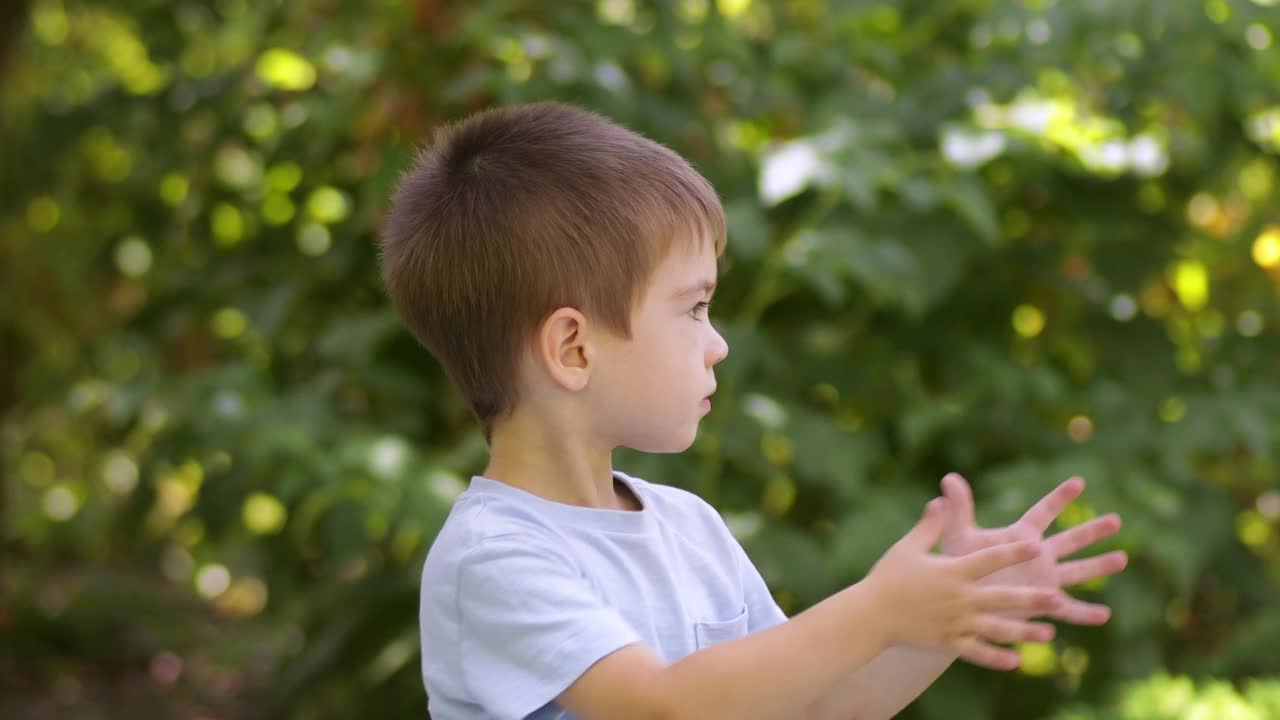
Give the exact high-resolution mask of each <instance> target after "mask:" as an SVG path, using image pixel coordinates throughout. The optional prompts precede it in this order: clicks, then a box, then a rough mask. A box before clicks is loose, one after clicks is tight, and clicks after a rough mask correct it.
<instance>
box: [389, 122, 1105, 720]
mask: <svg viewBox="0 0 1280 720" xmlns="http://www.w3.org/2000/svg"><path fill="white" fill-rule="evenodd" d="M725 234H726V231H725V220H724V213H723V210H722V208H721V205H720V202H719V200H718V198H717V196H716V193H715V191H714V190H713V189H712V188H711V186H710V185H709V184H708V183H707V181H706V180H705V179H703V178H702V177H701V176H700V175H699V174H698V173H697V172H695V171H694V170H693V169H692V168H691V167H690V166H689V165H688V163H686V162H685V161H684V160H682V159H681V158H680V157H679V156H677V155H676V154H675V153H673V152H672V151H670V150H668V149H667V148H665V147H663V146H661V145H659V144H657V143H654V142H652V141H650V140H647V139H645V138H643V137H640V136H639V135H637V134H635V133H633V132H630V131H628V130H626V129H624V128H622V127H619V126H618V125H616V124H614V123H612V122H610V121H608V120H606V119H604V118H602V117H600V116H598V115H595V114H592V113H588V112H586V111H583V110H580V109H577V108H573V107H570V106H565V105H561V104H556V103H539V104H534V105H527V106H519V107H508V108H501V109H496V110H491V111H486V112H483V113H480V114H477V115H474V116H472V117H470V118H468V119H466V120H464V121H463V122H461V123H459V124H457V125H454V126H451V127H448V128H445V129H444V130H442V131H441V132H440V133H439V135H438V136H437V138H436V142H435V144H434V146H433V147H432V148H431V149H430V150H428V151H427V152H424V153H423V154H422V155H421V156H420V157H419V158H418V160H417V162H416V163H415V165H414V167H412V168H411V169H410V170H409V171H408V172H407V173H406V174H405V175H404V176H403V177H402V179H401V182H400V184H399V186H398V188H397V190H396V192H395V195H394V197H393V200H392V207H391V211H390V214H389V216H388V218H387V221H386V225H385V227H384V231H383V233H382V235H381V238H380V240H381V260H382V267H383V276H384V280H385V283H386V285H387V288H388V292H389V294H390V296H391V298H392V299H393V301H394V303H395V306H396V308H397V310H398V311H399V313H400V315H401V317H402V319H403V320H404V323H405V325H406V326H407V327H408V328H409V330H410V331H411V332H412V333H413V335H414V336H415V337H416V338H417V340H418V341H419V342H420V343H421V344H422V345H423V346H424V347H425V348H426V349H427V350H429V351H430V352H431V353H432V354H433V355H434V356H435V357H436V358H437V359H438V360H439V361H440V363H441V364H442V365H443V366H444V368H445V370H446V371H447V372H448V374H449V376H450V378H451V379H452V380H453V382H454V383H455V384H456V385H457V387H458V388H459V389H460V391H461V393H462V395H463V396H464V397H465V398H466V400H467V401H468V403H469V404H470V406H471V407H472V409H473V410H474V411H475V414H476V415H477V417H478V418H479V420H480V422H481V424H482V426H483V429H484V434H485V438H486V440H487V441H488V443H489V449H490V459H489V464H488V467H486V468H485V470H484V474H483V475H480V476H475V477H473V478H472V479H471V484H470V487H469V488H468V489H467V490H466V492H464V493H462V495H461V496H459V497H458V499H457V501H456V503H455V505H454V506H453V508H452V510H451V512H450V514H449V517H448V519H447V520H446V522H445V524H444V527H443V528H442V529H441V531H440V533H439V535H438V536H437V538H436V539H435V541H434V543H433V544H432V547H431V549H430V551H429V553H428V555H427V559H426V563H425V566H424V568H423V575H422V595H421V614H420V623H421V637H422V672H423V679H424V683H425V686H426V690H427V695H428V699H429V700H428V703H429V710H430V713H431V716H432V717H433V718H435V720H463V719H475V720H480V719H488V718H499V719H501V720H517V719H519V718H536V719H538V720H543V719H551V718H581V719H582V720H628V719H630V718H636V719H642V718H643V719H648V718H690V719H695V718H696V719H699V720H701V719H705V718H734V719H737V720H745V719H750V718H828V717H829V718H832V719H833V720H834V719H835V718H840V719H841V720H847V719H848V718H852V717H858V718H872V717H888V716H890V715H892V714H893V713H895V712H897V711H898V710H900V709H901V708H902V707H903V706H905V705H906V703H908V702H910V701H911V699H913V698H914V697H915V696H916V695H918V694H919V693H920V692H921V691H922V690H923V689H924V688H925V687H927V686H928V684H929V683H931V682H932V681H933V679H935V678H936V677H937V676H938V674H939V673H941V672H942V671H943V670H944V669H945V668H946V667H947V666H948V665H949V664H950V663H951V662H952V661H954V660H955V659H956V658H957V657H963V658H965V659H967V660H970V661H972V662H975V663H978V664H981V665H984V666H987V667H992V668H998V669H1011V668H1013V667H1015V666H1016V664H1017V654H1016V653H1015V652H1014V651H1013V650H1011V649H1009V648H1004V647H1000V646H999V645H998V644H1007V643H1014V642H1023V641H1045V640H1048V639H1049V638H1050V637H1052V634H1053V626H1052V625H1049V624H1045V623H1035V622H1029V619H1030V618H1032V617H1034V616H1038V615H1048V616H1052V617H1057V618H1059V619H1063V620H1068V621H1072V622H1089V623H1097V622H1103V621H1105V619H1106V609H1105V608H1104V607H1101V606H1090V605H1086V604H1084V603H1079V602H1077V601H1074V600H1071V599H1069V598H1067V597H1066V596H1064V595H1062V593H1061V591H1060V589H1059V588H1060V586H1061V585H1063V584H1072V583H1071V582H1068V580H1070V581H1073V582H1079V581H1081V580H1082V579H1088V578H1089V577H1096V576H1100V575H1103V574H1109V573H1110V572H1115V571H1117V570H1118V569H1119V567H1120V566H1122V565H1123V561H1122V560H1120V561H1117V560H1116V558H1115V557H1112V558H1111V560H1109V561H1107V562H1106V563H1103V562H1102V560H1103V559H1105V556H1104V558H1101V559H1100V558H1094V559H1091V560H1087V561H1077V562H1076V563H1062V564H1059V563H1057V558H1058V557H1062V556H1064V555H1067V554H1070V553H1071V552H1075V551H1078V550H1079V549H1081V548H1083V547H1085V546H1087V545H1089V544H1092V542H1094V541H1095V540H1096V539H1098V538H1100V537H1103V536H1105V535H1108V534H1110V533H1112V532H1114V531H1115V528H1116V527H1118V519H1115V518H1114V517H1113V516H1112V517H1110V518H1100V519H1099V520H1096V521H1094V522H1092V523H1089V524H1087V525H1085V526H1080V527H1078V528H1075V529H1073V530H1070V531H1067V532H1064V533H1061V534H1060V535H1057V536H1054V537H1053V538H1049V539H1047V540H1044V541H1042V540H1041V538H1040V535H1041V533H1043V531H1044V530H1045V529H1046V528H1047V527H1048V525H1049V523H1051V522H1052V521H1053V518H1054V517H1056V515H1057V514H1058V512H1060V511H1061V510H1062V508H1063V507H1065V506H1066V504H1067V503H1069V502H1070V501H1071V500H1072V499H1074V497H1075V496H1077V495H1078V494H1079V492H1080V489H1081V486H1082V484H1081V483H1079V482H1078V481H1074V480H1073V481H1069V482H1068V483H1064V485H1063V486H1062V487H1060V488H1059V490H1057V491H1055V492H1054V493H1052V494H1051V495H1050V496H1047V497H1046V498H1045V500H1043V501H1041V503H1039V504H1037V506H1036V507H1035V508H1032V511H1030V512H1028V514H1027V516H1026V517H1024V521H1026V524H1022V523H1023V521H1020V524H1018V525H1015V526H1010V527H1009V528H1004V529H1001V530H998V531H997V530H979V529H978V528H976V527H974V526H973V521H972V505H971V500H970V496H969V491H968V487H967V485H965V484H964V481H963V480H962V479H960V478H959V477H958V476H948V478H947V479H946V480H945V481H944V490H945V491H946V498H945V499H943V498H938V499H935V500H934V501H933V502H931V503H930V504H929V505H928V506H927V508H926V512H925V514H924V517H923V518H922V519H921V521H920V523H919V524H918V525H917V526H916V527H915V528H914V529H912V530H911V532H910V533H908V534H907V535H906V536H905V537H903V538H902V539H901V540H900V541H899V542H898V543H897V544H895V545H894V546H893V547H892V548H890V550H889V551H888V552H887V553H886V554H885V555H884V556H883V557H882V558H881V559H880V561H879V562H878V563H877V564H876V566H875V568H873V570H872V571H871V572H870V573H869V574H868V576H867V577H866V578H865V579H864V580H862V581H861V582H859V583H857V584H856V585H853V586H851V587H849V588H847V589H846V590H844V591H842V592H840V593H837V594H836V595H833V596H831V597H830V598H828V599H826V600H824V601H823V602H821V603H818V604H817V605H815V606H814V607H812V608H810V609H808V610H806V611H805V612H802V613H799V614H798V615H796V616H795V617H794V618H791V619H790V620H788V619H787V617H786V616H785V615H784V614H783V613H782V611H781V610H780V609H779V608H778V606H777V605H776V604H775V603H774V601H773V599H772V597H771V596H770V592H769V589H768V588H767V587H766V585H765V583H764V581H763V580H762V578H761V576H760V574H759V573H758V572H757V571H756V569H755V567H754V566H753V565H752V563H751V560H750V559H749V558H748V557H747V555H746V554H745V552H744V551H743V549H742V546H741V545H740V544H739V543H738V542H737V540H736V539H735V538H734V537H733V535H731V534H730V533H729V531H728V529H727V527H726V526H725V524H724V522H723V521H722V519H721V518H720V516H719V514H718V513H717V512H716V511H715V509H713V508H712V507H711V506H710V505H708V504H707V503H706V502H704V501H703V500H702V499H700V498H699V497H697V496H696V495H693V494H692V493H689V492H685V491H683V490H679V489H676V488H674V487H670V486H665V485H659V484H653V483H649V482H646V481H645V480H642V479H640V478H636V477H632V476H630V475H627V474H625V473H623V472H619V471H617V470H614V469H613V467H612V463H611V455H612V452H613V449H614V448H616V447H618V446H626V447H631V448H635V449H637V450H641V451H646V452H680V451H682V450H684V449H686V448H688V447H689V445H690V444H691V443H692V442H693V439H694V435H695V433H696V432H697V428H698V422H699V420H700V419H701V418H702V417H703V416H704V415H705V414H706V413H707V412H708V411H709V410H710V407H711V405H710V398H711V396H712V395H713V393H714V392H715V389H716V381H715V372H714V367H715V365H716V364H717V363H719V362H720V361H721V360H723V359H724V358H725V356H726V354H727V353H728V350H729V348H728V346H727V345H726V343H725V341H724V339H723V338H722V337H721V336H720V335H719V334H718V333H717V332H716V330H715V329H714V328H713V327H712V325H711V324H710V322H709V321H708V319H707V307H708V305H709V303H710V300H711V296H712V293H713V291H714V288H715V282H716V261H717V258H718V257H719V255H720V254H721V253H722V251H723V249H724V245H725ZM1028 518H1030V520H1028ZM944 528H945V530H946V533H947V537H946V538H945V540H946V542H944V549H946V550H947V551H948V552H949V553H951V554H952V555H960V556H959V557H948V556H946V555H936V554H931V552H930V551H931V548H932V547H933V546H934V545H935V544H936V543H937V541H938V540H939V538H940V537H942V536H943V532H944ZM1054 543H1056V545H1055V544H1054ZM948 544H949V545H950V547H949V548H948V547H946V546H947V545H948ZM1081 563H1085V564H1084V565H1082V564H1081ZM1090 563H1091V564H1090ZM997 571H1000V573H1001V574H1000V575H997V576H996V578H994V579H995V580H997V581H998V582H993V581H992V580H993V578H990V577H988V576H991V575H992V574H993V573H997ZM1001 577H1003V578H1005V579H1004V580H1001ZM984 578H987V579H986V580H985V581H983V579H984ZM980 581H983V582H980Z"/></svg>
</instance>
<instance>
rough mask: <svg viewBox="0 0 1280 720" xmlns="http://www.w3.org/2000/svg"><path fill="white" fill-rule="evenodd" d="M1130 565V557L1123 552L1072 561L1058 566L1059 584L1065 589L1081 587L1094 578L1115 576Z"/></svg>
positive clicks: (1118, 551) (1117, 551)
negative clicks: (1081, 584)
mask: <svg viewBox="0 0 1280 720" xmlns="http://www.w3.org/2000/svg"><path fill="white" fill-rule="evenodd" d="M1128 564H1129V556H1128V555H1126V554H1125V552H1124V551H1123V550H1116V551H1115V552H1109V553H1107V554H1105V555H1099V556H1097V557H1091V558H1088V559H1085V560H1072V561H1071V562H1065V563H1060V564H1059V565H1058V583H1059V584H1060V585H1062V586H1063V587H1070V586H1072V585H1079V584H1080V583H1082V582H1088V581H1090V580H1092V579H1094V578H1100V577H1105V576H1107V575H1114V574H1116V573H1118V572H1120V571H1121V570H1123V569H1124V567H1125V565H1128Z"/></svg>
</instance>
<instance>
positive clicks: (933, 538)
mask: <svg viewBox="0 0 1280 720" xmlns="http://www.w3.org/2000/svg"><path fill="white" fill-rule="evenodd" d="M945 506H946V501H945V500H943V499H942V498H934V499H932V500H930V501H929V502H928V503H927V504H926V505H925V506H924V514H923V515H921V516H920V520H919V521H918V522H917V523H916V525H915V527H913V528H911V531H910V532H908V533H907V534H906V535H905V536H904V537H903V538H902V539H903V541H904V542H906V543H907V544H908V545H910V546H912V547H914V548H915V549H917V550H919V551H920V552H929V551H930V550H932V549H933V546H934V545H937V544H938V539H939V538H941V537H942V524H943V513H944V511H945Z"/></svg>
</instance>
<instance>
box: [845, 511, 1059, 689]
mask: <svg viewBox="0 0 1280 720" xmlns="http://www.w3.org/2000/svg"><path fill="white" fill-rule="evenodd" d="M946 504H948V503H947V501H946V500H944V499H943V498H935V499H934V500H932V501H930V502H929V504H928V505H927V506H925V512H924V516H923V517H922V518H921V519H920V522H919V523H917V524H916V526H915V527H914V528H912V529H911V532H909V533H907V534H906V535H905V536H903V538H902V539H901V540H899V541H898V542H897V543H895V544H894V546H893V547H891V548H889V550H888V551H887V552H886V553H885V554H884V555H883V556H882V557H881V558H880V560H879V561H877V562H876V564H875V567H873V568H872V569H871V572H870V573H868V574H867V577H866V579H865V580H864V581H863V582H864V583H866V588H867V592H868V593H870V596H871V597H872V598H873V603H874V604H875V605H876V607H877V615H878V617H880V618H883V619H882V620H880V621H879V622H878V623H877V624H878V625H879V629H880V630H882V631H883V632H885V633H886V636H887V639H888V641H889V642H890V643H891V644H902V645H915V646H918V647H927V648H933V649H937V650H943V651H946V652H949V653H953V654H955V655H959V656H960V657H963V658H964V659H966V660H968V661H969V662H972V663H974V664H977V665H982V666H985V667H989V668H992V669H994V670H1012V669H1013V668H1015V667H1017V666H1018V653H1017V652H1015V651H1013V650H1011V649H1009V648H1004V647H1000V646H999V645H997V644H996V643H1002V644H1003V643H1016V642H1031V641H1039V642H1047V641H1048V640H1050V639H1052V638H1053V634H1054V628H1053V626H1052V625H1050V624H1048V623H1035V622H1027V621H1026V619H1027V618H1030V617H1033V616H1036V615H1044V614H1046V613H1047V612H1049V611H1051V610H1053V609H1054V608H1055V607H1057V606H1058V604H1059V603H1060V602H1061V601H1062V600H1063V597H1062V594H1061V592H1060V591H1058V590H1057V589H1056V588H1039V587H1029V586H1027V584H1025V583H1024V584H1022V585H1021V586H1018V587H1009V586H1001V585H996V584H984V583H980V581H981V580H982V579H983V578H985V577H989V576H990V575H991V574H992V573H995V572H997V571H1000V570H1002V569H1004V568H1009V567H1012V566H1016V565H1019V564H1021V563H1026V562H1029V561H1033V560H1034V558H1035V557H1036V555H1038V554H1039V553H1040V551H1041V546H1040V543H1039V542H1036V541H1023V542H1008V543H992V544H991V545H990V546H988V547H984V548H981V549H978V550H975V551H974V552H972V553H970V554H968V555H965V556H964V557H947V556H945V555H935V554H932V553H931V552H930V550H931V548H933V546H934V545H936V544H937V542H938V540H939V539H940V538H941V536H942V530H943V526H944V523H945V520H946V518H945V517H944V515H945V514H946V513H947V511H946V510H945V509H944V505H946ZM1004 613H1009V614H1015V615H1016V617H1014V616H1006V615H1003V614H1004Z"/></svg>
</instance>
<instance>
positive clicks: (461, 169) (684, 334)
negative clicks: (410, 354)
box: [379, 103, 728, 451]
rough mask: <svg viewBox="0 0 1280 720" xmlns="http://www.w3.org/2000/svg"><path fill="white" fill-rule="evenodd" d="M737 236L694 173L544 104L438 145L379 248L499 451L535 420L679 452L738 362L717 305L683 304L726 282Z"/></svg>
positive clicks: (565, 109) (621, 132)
mask: <svg viewBox="0 0 1280 720" xmlns="http://www.w3.org/2000/svg"><path fill="white" fill-rule="evenodd" d="M725 235H726V230H725V219H724V210H723V208H722V207H721V205H720V202H719V199H718V198H717V196H716V193H715V190H714V189H713V188H712V187H711V185H710V184H709V183H708V182H707V181H706V180H705V179H704V178H703V177H702V176H701V175H699V174H698V173H697V172H696V171H695V170H693V168H691V167H690V166H689V164H688V163H687V162H685V161H684V160H683V159H682V158H681V157H680V156H678V155H677V154H675V153H674V152H672V151H671V150H669V149H667V148H665V147H663V146H662V145H659V144H657V143H655V142H653V141H651V140H648V139H646V138H643V137H641V136H640V135H638V134H636V133H634V132H631V131H629V130H627V129H625V128H622V127H620V126H618V125H616V124H614V123H612V122H610V121H609V120H607V119H605V118H603V117H600V116H598V115H595V114H593V113H589V112H586V111H584V110H581V109H578V108H574V107H571V106H566V105H561V104H558V103H537V104H533V105H523V106H516V107H505V108H498V109H494V110H488V111H485V112H482V113H478V114H476V115H473V116H470V117H468V118H466V119H464V120H462V121H461V122H459V123H457V124H455V125H452V126H449V127H445V128H443V129H441V130H440V131H438V133H437V135H436V138H435V142H434V144H433V145H432V146H431V147H430V148H428V149H426V150H425V151H424V152H422V153H421V154H420V155H419V157H418V158H417V160H416V162H415V163H414V164H413V166H412V167H411V168H410V169H409V170H408V171H407V172H406V173H405V174H404V175H403V176H402V178H401V179H400V183H399V185H398V187H397V188H396V191H395V193H394V195H393V197H392V203H391V210H390V213H389V215H388V217H387V218H386V221H385V224H384V227H383V231H382V233H381V236H380V238H379V239H380V250H381V253H380V254H381V261H382V274H383V280H384V282H385V284H386V287H387V289H388V292H389V294H390V296H391V299H392V301H393V302H394V304H395V306H396V309H397V310H398V312H399V314H400V316H401V318H402V319H403V321H404V323H405V325H406V326H407V327H408V328H409V331H410V332H411V333H413V335H414V337H415V338H416V339H417V340H418V342H420V343H421V344H422V345H423V346H424V347H425V348H426V349H427V350H428V351H429V352H431V354H432V355H434V356H435V357H436V358H437V359H438V360H439V361H440V363H441V364H442V365H443V366H444V368H445V370H446V372H447V373H448V374H449V376H450V378H451V379H452V380H453V382H454V383H455V384H456V385H457V386H458V388H459V390H460V391H461V393H462V395H463V397H464V398H465V399H466V400H467V402H468V403H469V405H470V406H471V408H472V410H473V411H474V412H475V414H476V416H477V417H478V418H479V419H480V422H481V424H482V425H483V427H484V431H485V437H486V438H490V437H491V434H492V431H493V428H494V425H495V424H496V423H499V422H501V421H502V420H504V419H505V418H507V417H509V416H511V414H512V413H513V412H515V411H516V410H517V408H518V407H523V406H524V405H529V406H531V407H537V408H538V409H539V411H540V412H551V413H561V412H564V411H565V409H566V408H568V409H569V410H568V412H571V413H573V414H575V415H576V416H579V417H582V416H584V415H585V416H586V417H585V419H586V420H587V421H588V422H590V423H592V425H591V427H592V429H593V431H599V432H601V433H603V434H606V435H608V436H609V437H610V438H611V439H614V440H616V441H617V444H620V445H627V446H630V447H635V448H637V449H640V450H649V451H670V450H678V449H683V448H684V447H687V446H688V444H689V443H690V442H692V437H693V432H694V431H696V426H697V419H698V418H700V417H701V414H703V409H702V407H701V406H702V399H703V398H704V397H706V396H707V395H708V394H709V393H710V392H711V391H712V390H713V389H714V382H715V381H714V376H713V374H712V372H711V367H712V365H714V364H715V363H716V362H719V360H720V359H722V358H723V357H724V355H725V354H726V353H727V351H728V348H727V346H725V344H724V340H723V339H722V338H721V337H720V336H719V335H718V334H717V333H716V332H715V330H714V329H712V328H711V326H710V324H709V323H708V321H707V319H706V313H705V309H706V307H705V305H699V303H705V301H708V300H709V299H710V291H709V290H706V291H697V290H695V291H693V292H689V293H685V294H679V291H680V290H683V289H687V286H690V285H693V286H699V285H702V284H704V282H706V283H712V284H713V283H714V281H715V277H716V272H715V271H716V258H717V257H718V256H719V255H720V254H721V253H722V252H723V249H724V243H725ZM685 405H688V406H689V407H687V408H685ZM685 410H687V411H688V412H687V415H688V417H687V418H686V417H683V415H684V414H686V413H685ZM677 415H681V416H679V417H678V416H677Z"/></svg>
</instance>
